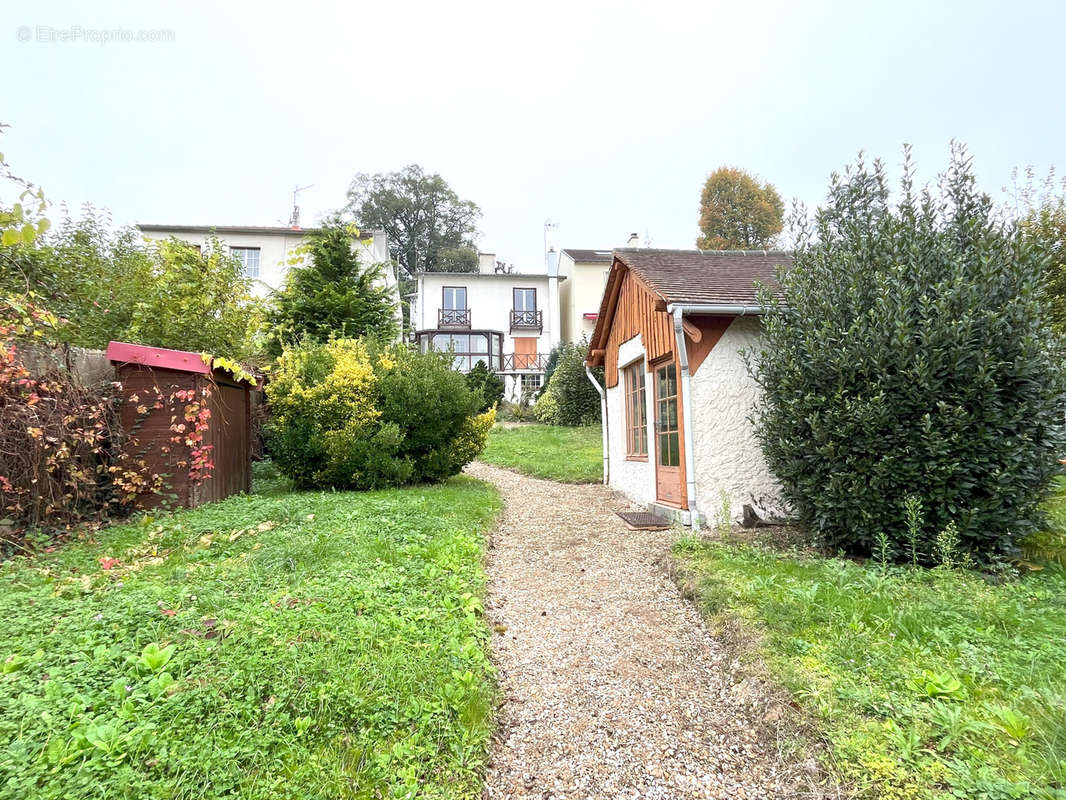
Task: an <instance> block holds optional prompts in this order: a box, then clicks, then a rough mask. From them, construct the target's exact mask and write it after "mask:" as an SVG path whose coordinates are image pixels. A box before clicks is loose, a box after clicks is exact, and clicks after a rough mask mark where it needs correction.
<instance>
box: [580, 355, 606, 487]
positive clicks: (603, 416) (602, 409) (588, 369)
mask: <svg viewBox="0 0 1066 800" xmlns="http://www.w3.org/2000/svg"><path fill="white" fill-rule="evenodd" d="M585 374H586V375H588V376H589V380H590V381H592V385H593V386H595V387H596V391H597V392H599V393H600V418H601V419H602V420H603V424H602V425H601V426H600V427H601V428H602V430H603V437H602V438H603V485H604V486H607V485H608V481H609V480H610V478H611V456H610V451H609V450H608V449H607V441H608V440H607V393H606V392H604V390H603V387H602V386H600V382H599V381H598V380H596V376H595V375H593V374H592V367H590V366H589V365H588V364H586V365H585Z"/></svg>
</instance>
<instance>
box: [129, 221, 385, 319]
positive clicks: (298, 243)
mask: <svg viewBox="0 0 1066 800" xmlns="http://www.w3.org/2000/svg"><path fill="white" fill-rule="evenodd" d="M137 229H138V230H139V231H141V233H143V234H144V235H145V237H146V238H148V239H169V238H171V237H174V238H175V239H179V240H180V241H183V242H188V243H189V244H191V245H193V246H194V247H197V248H203V247H206V246H207V242H208V239H210V237H211V236H212V235H214V236H216V237H217V238H218V240H219V241H220V242H222V244H223V245H224V246H225V247H226V248H228V249H229V252H230V253H231V254H232V255H233V256H235V257H236V258H237V259H239V260H240V262H241V263H242V264H243V265H244V274H245V275H246V276H247V277H249V278H251V279H252V293H253V294H255V295H256V296H257V297H266V296H267V295H269V294H270V293H271V292H273V291H276V290H277V289H280V288H281V287H282V286H284V285H285V275H286V274H287V273H288V271H289V269H290V267H292V266H293V265H294V264H296V263H300V262H301V261H302V260H303V259H304V258H306V256H305V255H304V254H303V251H302V250H301V248H302V247H304V246H305V245H306V244H307V242H308V237H310V236H311V235H312V234H314V233H317V232H318V231H319V230H320V229H319V228H301V227H299V226H293V227H269V226H254V225H253V226H235V225H230V226H226V225H217V226H215V225H154V224H147V223H145V224H140V225H138V226H137ZM353 242H354V247H355V248H356V252H357V253H358V255H359V260H360V263H362V264H387V265H388V264H390V259H389V242H388V237H386V235H385V233H384V232H383V231H375V230H363V231H360V232H359V236H358V237H353ZM384 281H385V283H386V285H387V286H389V287H390V288H392V289H393V291H394V292H395V293H396V294H397V308H398V307H399V294H398V289H397V288H396V286H397V283H396V273H395V270H394V269H393V268H392V267H391V265H390V266H389V267H388V268H387V269H386V270H385V277H384Z"/></svg>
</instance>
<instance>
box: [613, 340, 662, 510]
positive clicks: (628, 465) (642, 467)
mask: <svg viewBox="0 0 1066 800" xmlns="http://www.w3.org/2000/svg"><path fill="white" fill-rule="evenodd" d="M642 358H644V344H643V342H642V341H641V338H640V336H639V335H638V336H634V337H633V338H632V339H630V340H629V341H627V342H623V343H622V344H621V346H619V348H618V370H619V373H618V384H617V385H616V386H614V387H609V388H608V389H607V421H608V433H609V438H608V448H609V455H610V478H609V480H608V483H609V484H610V486H611V488H612V489H617V490H618V491H620V492H622V493H623V494H624V495H626V497H628V498H630V499H631V500H633V501H634V502H636V503H653V502H655V438H654V425H655V423H654V421H653V419H652V408H653V406H652V394H651V393H652V383H651V375H650V374H648V373H647V368H648V362H647V360H645V361H644V370H645V375H644V388H645V397H644V402H645V408H646V409H647V412H648V413H647V418H648V451H649V452H648V460H647V461H627V460H626V398H625V379H624V378H623V376H622V369H624V368H625V367H627V366H629V365H630V364H632V363H633V362H634V361H636V360H638V359H642Z"/></svg>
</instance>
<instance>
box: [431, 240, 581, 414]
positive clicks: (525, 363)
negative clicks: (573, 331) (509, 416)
mask: <svg viewBox="0 0 1066 800" xmlns="http://www.w3.org/2000/svg"><path fill="white" fill-rule="evenodd" d="M559 281H560V278H559V276H558V274H557V270H556V264H555V263H554V260H552V259H549V264H548V267H547V271H546V272H513V271H509V267H506V266H504V265H503V264H502V263H498V262H497V261H496V256H495V254H493V253H480V254H479V270H478V272H426V273H423V274H421V275H419V276H418V279H417V291H416V292H415V294H414V295H413V297H412V298H411V327H412V328H413V330H414V334H413V336H414V341H415V343H416V344H417V345H418V347H419V348H420V349H421V350H423V351H425V350H428V349H436V350H447V349H448V348H449V347H450V348H452V350H453V351H454V353H455V365H456V368H457V369H459V370H460V371H462V372H469V371H470V370H471V369H472V368H473V367H474V365H475V364H477V363H478V362H483V363H484V364H486V365H487V366H488V367H489V369H491V370H493V371H495V372H497V373H499V374H500V375H501V376H502V377H503V379H504V385H505V396H506V398H507V399H508V400H512V401H514V400H517V399H519V398H520V397H522V396H523V395H525V396H527V397H528V396H530V395H531V394H532V393H533V392H536V391H537V390H538V389H540V387H541V385H542V384H543V381H544V366H545V364H546V362H547V359H548V353H549V352H551V349H552V348H553V347H554V346H555V345H557V344H558V343H559V340H560V338H559V337H560V312H559Z"/></svg>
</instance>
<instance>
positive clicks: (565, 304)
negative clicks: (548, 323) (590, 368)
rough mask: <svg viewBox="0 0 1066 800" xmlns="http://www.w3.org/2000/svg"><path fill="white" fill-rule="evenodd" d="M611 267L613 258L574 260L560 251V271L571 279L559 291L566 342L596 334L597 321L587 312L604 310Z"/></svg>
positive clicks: (563, 332) (592, 312) (563, 333)
mask: <svg viewBox="0 0 1066 800" xmlns="http://www.w3.org/2000/svg"><path fill="white" fill-rule="evenodd" d="M610 270H611V262H610V261H574V259H573V258H571V257H570V255H569V254H568V253H566V252H565V251H564V252H562V253H560V254H559V274H560V275H565V276H566V278H567V280H566V282H565V283H564V284H563V286H562V287H561V288H560V293H559V298H560V302H561V305H562V336H563V341H567V342H577V341H580V340H581V337H582V336H588V337H591V336H592V331H593V329H594V328H595V327H596V322H595V320H589V319H585V318H584V315H585V314H586V313H589V314H594V313H596V312H598V311H599V310H600V300H601V299H602V297H603V289H604V287H605V286H606V285H607V273H608V272H610Z"/></svg>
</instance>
